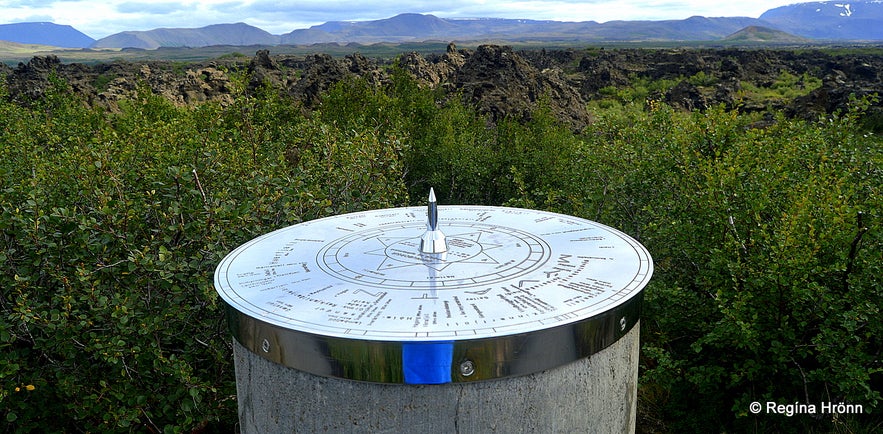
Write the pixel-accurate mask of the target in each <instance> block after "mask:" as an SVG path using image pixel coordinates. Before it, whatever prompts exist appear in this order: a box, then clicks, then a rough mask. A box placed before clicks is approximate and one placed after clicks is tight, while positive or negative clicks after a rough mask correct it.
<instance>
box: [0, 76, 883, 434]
mask: <svg viewBox="0 0 883 434" xmlns="http://www.w3.org/2000/svg"><path fill="white" fill-rule="evenodd" d="M245 82H246V78H245V77H242V79H241V83H245ZM867 104H868V101H860V100H859V101H855V102H854V107H853V109H851V110H849V111H848V112H843V113H838V114H836V115H835V116H832V117H830V118H826V119H819V120H818V121H817V122H805V121H798V120H791V119H786V118H785V117H783V116H782V115H781V114H780V113H775V112H771V113H763V114H761V113H758V114H751V115H747V114H741V113H739V112H737V111H727V110H725V109H723V108H709V109H708V110H705V111H702V112H699V111H696V112H692V113H687V112H681V111H675V110H673V109H672V108H670V107H668V106H666V105H665V104H663V103H661V102H659V101H655V100H652V99H647V98H646V96H645V95H644V94H642V93H641V92H636V91H635V90H634V89H632V90H628V89H626V90H619V91H615V90H611V92H610V98H609V99H608V100H606V101H603V102H602V103H598V104H593V106H592V107H590V109H591V110H592V112H593V114H594V116H595V118H596V121H595V122H594V124H592V125H591V126H590V127H589V128H588V129H587V130H586V131H584V132H583V133H581V134H574V133H572V132H571V131H569V130H568V129H566V128H564V127H562V126H560V125H559V124H558V123H557V122H556V121H555V120H554V119H553V117H552V116H550V115H549V113H548V111H547V110H546V109H545V108H544V107H543V106H542V105H540V106H538V107H536V110H535V112H534V113H533V114H532V116H531V119H530V120H527V121H524V120H518V119H512V120H506V121H502V122H500V123H498V124H497V125H493V126H488V124H487V122H486V120H485V119H483V118H482V117H481V116H479V115H477V114H476V112H475V111H474V110H473V109H472V108H471V107H468V106H465V105H463V104H461V103H460V102H458V100H457V99H456V98H453V99H445V98H442V96H441V95H439V94H436V93H434V92H433V91H430V90H425V89H421V88H418V87H417V85H416V84H415V82H414V81H412V80H411V79H410V78H409V77H408V76H407V75H406V74H404V73H401V72H395V73H394V74H393V80H392V81H391V83H390V84H389V85H388V86H387V87H386V88H384V89H375V88H373V87H371V86H369V85H368V84H366V83H365V82H363V81H360V80H359V79H352V80H348V81H346V82H343V83H340V84H339V85H337V86H336V87H335V88H333V89H332V90H331V91H329V92H328V93H326V94H325V96H324V99H323V101H322V103H321V104H320V105H319V106H318V107H316V108H315V109H313V110H311V111H307V110H305V109H304V108H303V107H301V106H299V105H298V104H296V103H295V102H293V101H291V100H288V99H286V98H285V97H282V96H279V95H278V94H277V92H276V91H275V90H273V89H266V90H264V91H262V92H258V93H250V92H247V91H246V90H245V87H244V86H242V88H241V89H240V90H238V91H236V94H235V99H234V102H233V103H232V104H229V105H226V106H222V105H218V104H205V105H200V106H195V107H177V106H174V105H172V104H170V103H169V102H168V101H166V100H164V99H162V98H161V97H159V96H155V95H152V94H150V93H149V91H142V92H141V94H140V95H139V97H138V98H135V99H133V100H131V101H128V102H126V103H125V104H123V105H122V110H121V111H120V112H116V113H109V112H103V111H100V110H95V109H90V108H86V107H85V105H84V104H83V103H82V102H81V101H79V100H78V99H77V97H76V96H74V95H72V94H71V93H70V92H69V91H68V88H67V85H66V83H63V82H59V81H56V83H55V86H54V87H53V88H52V89H50V90H49V91H48V92H47V95H46V98H45V99H43V100H41V101H35V102H34V103H33V105H31V106H28V107H23V106H19V105H15V104H12V103H10V102H8V99H7V98H6V95H5V91H4V90H2V89H0V180H2V184H0V212H2V214H0V431H6V432H194V431H200V430H212V431H219V432H233V431H234V429H235V425H236V399H235V385H234V379H233V365H232V355H231V346H230V335H229V332H228V331H227V329H226V323H225V319H224V314H223V306H222V302H221V301H220V300H218V297H217V295H216V293H215V291H214V288H213V287H212V276H213V271H214V268H215V266H216V265H217V263H218V262H219V261H220V259H221V258H222V257H223V256H224V255H225V254H226V253H228V252H229V251H230V250H232V249H233V248H235V247H236V246H238V245H239V244H241V243H243V242H245V241H247V240H249V239H250V238H252V237H255V236H257V235H259V234H262V233H265V232H268V231H270V230H273V229H277V228H280V227H283V226H287V225H291V224H295V223H298V222H302V221H306V220H309V219H314V218H318V217H323V216H328V215H335V214H341V213H346V212H351V211H359V210H365V209H375V208H381V207H394V206H405V205H415V204H420V203H422V202H423V200H424V198H425V196H426V192H427V191H428V190H429V187H430V186H432V187H434V188H435V191H436V193H437V195H438V197H439V200H440V202H441V203H443V204H483V205H504V206H519V207H529V208H536V209H544V210H551V211H555V212H561V213H567V214H572V215H576V216H580V217H584V218H588V219H591V220H595V221H599V222H602V223H605V224H607V225H611V226H613V227H616V228H619V229H621V230H623V231H625V232H626V233H628V234H630V235H631V236H633V237H635V238H636V239H638V240H639V241H640V242H641V243H643V244H644V245H645V246H647V248H648V249H649V250H650V252H651V254H652V255H653V258H654V260H655V266H656V273H655V275H654V278H653V280H652V282H651V283H650V285H649V286H648V287H647V289H646V298H645V306H644V318H643V321H642V325H643V329H642V345H643V349H642V359H641V374H640V375H641V377H640V380H641V381H640V388H639V401H640V408H639V421H638V422H639V426H640V430H641V431H643V432H672V433H679V432H775V431H779V432H867V431H871V430H874V429H880V428H881V426H883V425H881V423H883V418H881V416H880V412H881V410H883V405H881V390H883V358H881V357H883V356H881V350H883V321H881V312H880V309H881V304H883V279H881V275H883V191H881V189H883V141H881V138H880V137H878V136H876V135H874V134H873V133H871V132H870V131H867V130H865V129H864V128H863V127H862V125H863V123H862V122H861V120H862V117H861V116H862V113H863V110H864V108H865V107H866V106H867ZM764 116H766V117H765V118H764ZM762 119H763V120H765V121H764V122H760V121H761V120H762ZM769 119H774V122H769ZM752 402H760V403H764V405H766V403H767V402H774V403H778V404H794V403H801V404H814V405H816V406H817V407H818V406H819V405H820V404H821V403H825V402H830V403H834V404H837V403H843V404H850V405H860V406H861V408H862V411H861V413H860V414H831V413H830V412H829V413H828V414H809V415H807V414H795V415H792V416H790V417H789V416H787V415H785V414H768V413H767V412H766V411H764V412H761V413H760V414H754V413H753V412H752V411H751V410H750V404H751V403H752ZM819 408H820V407H819ZM852 408H855V407H852Z"/></svg>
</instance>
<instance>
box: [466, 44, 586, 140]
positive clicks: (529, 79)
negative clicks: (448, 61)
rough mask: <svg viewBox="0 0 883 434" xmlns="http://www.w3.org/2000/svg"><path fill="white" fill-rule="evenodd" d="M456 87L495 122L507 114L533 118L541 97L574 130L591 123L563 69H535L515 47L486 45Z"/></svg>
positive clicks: (478, 50)
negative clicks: (515, 51) (531, 114)
mask: <svg viewBox="0 0 883 434" xmlns="http://www.w3.org/2000/svg"><path fill="white" fill-rule="evenodd" d="M455 80H456V88H457V89H459V90H460V91H461V92H462V94H463V97H464V98H466V100H467V101H469V102H471V103H473V104H475V105H476V106H477V107H478V110H479V112H481V113H485V114H487V115H489V117H490V120H491V121H492V122H496V121H499V120H501V119H503V118H505V117H507V116H515V117H516V118H522V119H525V118H529V117H530V113H531V111H532V110H533V109H535V108H536V107H537V105H538V104H539V103H540V101H541V100H545V101H547V102H548V104H549V106H550V108H551V110H552V112H553V113H554V114H555V115H556V116H557V117H558V118H559V119H561V120H563V121H565V122H566V123H568V124H569V125H570V126H571V127H572V128H573V129H575V130H581V129H583V128H584V127H585V126H586V125H588V124H589V115H588V112H587V111H586V109H585V102H584V101H583V100H582V98H581V97H580V95H579V93H578V92H577V91H576V88H575V86H574V85H573V84H572V83H568V82H567V80H566V79H565V77H564V74H563V73H562V71H561V70H559V69H553V68H550V69H546V70H543V71H540V70H538V69H537V68H534V67H533V66H532V65H531V64H529V63H528V62H527V61H526V60H525V59H524V58H522V57H521V56H519V55H517V54H515V53H514V52H513V51H512V49H511V48H508V47H499V46H493V45H483V46H481V47H479V48H478V49H477V50H476V51H475V53H473V54H472V55H471V56H469V58H468V59H467V60H466V62H465V63H464V64H463V66H462V67H461V68H460V70H459V72H458V73H457V75H456V79H455Z"/></svg>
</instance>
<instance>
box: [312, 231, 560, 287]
mask: <svg viewBox="0 0 883 434" xmlns="http://www.w3.org/2000/svg"><path fill="white" fill-rule="evenodd" d="M422 230H425V225H423V224H419V223H415V224H402V225H396V226H394V227H380V228H374V229H367V230H363V231H359V232H355V233H352V234H350V235H347V236H345V237H342V238H338V239H337V240H334V241H332V242H330V243H328V245H326V246H325V247H324V248H322V249H321V250H320V251H319V253H318V255H317V257H316V262H317V263H318V265H319V267H320V268H322V269H323V270H324V271H325V272H326V273H328V274H329V275H332V276H335V277H337V278H340V279H342V280H345V281H348V282H353V283H358V284H359V285H366V286H374V287H378V288H384V289H403V290H445V289H457V288H469V287H473V286H479V285H490V284H494V283H500V282H505V281H508V280H511V279H515V278H517V277H519V276H522V275H524V274H527V273H530V272H531V271H534V270H536V269H537V268H539V267H542V266H543V264H545V263H546V262H547V261H548V260H549V257H550V248H549V245H548V244H547V243H546V242H545V241H543V240H542V239H541V238H539V237H537V236H535V235H533V234H530V233H527V232H524V231H521V230H518V229H513V228H508V227H504V226H498V225H488V224H483V223H475V222H462V223H461V222H449V223H447V224H446V225H445V228H444V232H445V236H446V242H447V247H448V249H447V252H445V253H443V254H441V255H439V254H424V253H421V252H420V248H419V247H420V237H419V235H420V234H421V233H422V232H421V231H422ZM415 234H416V236H415Z"/></svg>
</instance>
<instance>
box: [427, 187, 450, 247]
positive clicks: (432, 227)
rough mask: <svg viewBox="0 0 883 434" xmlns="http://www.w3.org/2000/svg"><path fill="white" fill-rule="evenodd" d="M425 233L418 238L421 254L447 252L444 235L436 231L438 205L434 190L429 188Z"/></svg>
mask: <svg viewBox="0 0 883 434" xmlns="http://www.w3.org/2000/svg"><path fill="white" fill-rule="evenodd" d="M426 218H427V222H426V232H425V233H424V234H423V237H422V238H420V251H421V252H423V253H444V252H446V251H447V250H448V246H447V243H446V242H445V234H443V233H442V231H440V230H438V203H437V202H436V199H435V189H433V188H432V187H430V188H429V204H428V206H427V212H426Z"/></svg>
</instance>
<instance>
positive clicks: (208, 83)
mask: <svg viewBox="0 0 883 434" xmlns="http://www.w3.org/2000/svg"><path fill="white" fill-rule="evenodd" d="M397 62H398V64H399V66H400V67H401V68H403V69H404V70H405V71H407V72H408V73H410V74H411V75H412V76H413V77H414V78H415V79H416V80H417V82H418V83H419V84H420V85H422V86H426V87H430V88H437V89H441V90H442V91H443V92H445V93H446V94H447V95H448V97H449V98H456V97H460V98H463V99H464V101H465V102H467V103H469V104H473V105H474V107H476V108H477V109H478V110H479V111H480V112H481V113H484V114H485V115H487V118H488V120H489V122H496V121H499V120H500V119H503V118H517V119H524V118H529V116H530V115H531V113H533V112H534V110H536V109H537V108H538V107H540V106H543V107H545V108H546V109H547V110H549V111H550V112H551V113H552V114H554V115H555V116H556V117H557V118H558V119H560V120H561V121H562V122H564V123H566V124H567V125H569V126H570V127H571V128H572V129H573V130H574V131H579V130H581V129H583V128H584V127H585V126H586V125H588V124H589V123H591V115H590V114H589V113H588V112H587V110H586V106H587V103H588V102H589V101H592V100H595V99H598V98H605V97H609V94H610V89H612V88H622V87H624V86H629V85H632V84H635V83H636V80H643V81H644V82H645V83H646V82H648V81H652V80H660V79H666V80H671V81H673V82H675V83H677V84H676V85H675V86H673V87H672V88H671V89H669V90H668V91H666V92H664V93H662V94H658V95H651V96H650V97H651V98H655V99H658V100H661V101H666V102H667V103H669V104H670V105H672V106H674V107H678V108H681V109H684V110H704V109H705V108H706V107H709V106H712V105H718V104H724V105H725V106H727V107H729V108H737V109H739V110H743V111H755V110H766V109H767V108H768V107H767V106H764V105H756V104H755V105H752V103H751V102H746V101H744V100H743V99H742V98H741V96H740V91H741V90H742V86H743V84H745V83H750V84H751V85H753V86H754V87H757V88H769V87H770V86H772V85H773V84H774V83H775V82H776V80H777V79H778V78H779V77H780V76H781V75H782V74H783V73H788V74H792V75H795V76H801V75H803V74H808V75H810V76H813V77H817V78H819V79H823V85H822V87H821V88H819V89H816V90H814V91H812V92H810V93H809V94H807V95H805V96H802V97H799V98H796V99H794V100H793V101H777V102H776V103H775V104H776V107H774V108H777V109H785V110H786V112H787V113H789V114H790V115H792V116H797V117H806V118H808V119H818V117H819V116H823V115H825V114H831V113H834V112H836V111H838V110H839V111H843V110H845V109H846V108H847V107H848V105H849V102H850V98H851V97H853V96H856V97H862V96H867V95H873V94H875V93H877V94H879V93H883V92H881V91H883V56H880V55H868V54H854V55H848V54H839V55H838V54H833V52H829V51H825V50H804V51H795V50H778V51H777V50H738V49H720V50H713V49H694V50H689V49H671V50H650V49H620V50H605V49H595V48H592V49H585V50H572V49H571V50H530V51H516V50H513V49H512V48H510V47H506V46H496V45H485V46H480V47H478V48H476V49H474V50H461V49H458V48H457V47H456V46H454V45H453V44H451V45H449V46H448V49H447V51H446V52H445V53H440V54H433V55H425V56H424V55H420V54H417V53H407V54H403V55H401V56H400V57H399V58H398V59H397ZM390 63H391V61H389V60H380V59H372V58H366V57H365V56H362V55H360V54H358V53H354V54H351V55H348V56H345V57H342V58H336V57H332V56H330V55H327V54H313V55H309V56H274V55H271V53H270V52H269V51H265V50H264V51H258V52H257V53H256V54H255V56H254V57H252V58H250V59H249V58H235V57H234V58H225V59H223V60H222V59H217V60H215V61H213V62H208V63H194V64H190V65H186V67H184V68H182V67H181V64H173V63H171V62H159V61H152V62H145V63H127V62H113V63H105V64H96V65H84V64H63V63H61V62H60V61H59V59H58V58H57V57H55V56H44V57H34V58H33V59H31V60H30V61H29V62H28V63H21V64H19V65H18V66H17V67H15V68H8V67H5V66H4V67H3V68H2V69H0V75H5V76H6V81H7V89H8V95H7V98H9V99H11V100H13V101H15V102H17V103H19V104H24V105H27V104H31V103H32V102H34V101H38V100H39V99H40V98H42V97H43V96H44V95H45V93H46V91H47V90H48V89H50V86H51V84H52V83H51V82H52V79H53V77H59V78H62V79H63V80H65V81H66V82H67V83H68V84H69V86H70V90H71V91H72V92H75V93H78V94H80V95H81V96H82V97H83V99H84V100H85V101H86V103H87V104H91V105H95V106H103V107H106V108H108V109H111V110H113V109H115V108H116V107H117V104H118V102H119V101H120V100H122V99H126V98H131V97H133V96H136V95H137V93H138V91H139V89H145V88H146V89H149V90H150V91H151V92H153V93H155V94H158V95H162V96H164V97H166V98H168V99H169V100H170V101H172V102H174V103H175V104H199V103H204V102H209V101H215V102H219V103H221V104H227V103H229V102H230V101H232V99H233V95H232V93H233V92H234V89H233V86H232V77H233V75H234V74H237V75H241V74H245V76H246V77H247V82H246V83H245V84H246V89H245V91H248V92H254V91H256V90H257V89H258V88H260V87H263V86H269V87H271V88H272V89H277V90H278V91H280V92H283V93H285V94H287V95H289V96H291V97H292V98H294V99H296V100H298V101H300V102H301V103H302V104H303V105H304V107H305V108H307V109H309V108H310V107H314V106H315V105H316V104H317V103H318V102H319V98H320V95H321V94H322V92H324V91H326V90H328V89H329V88H330V87H331V86H333V85H334V83H337V82H339V81H341V80H344V79H345V78H346V77H350V76H358V77H362V78H363V79H365V80H366V81H367V82H368V83H370V84H372V85H374V86H383V85H384V84H385V83H388V82H389V74H390V68H389V65H390ZM871 110H872V111H876V112H878V113H880V112H883V105H881V104H880V103H879V102H877V103H875V105H874V106H872V107H871Z"/></svg>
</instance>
